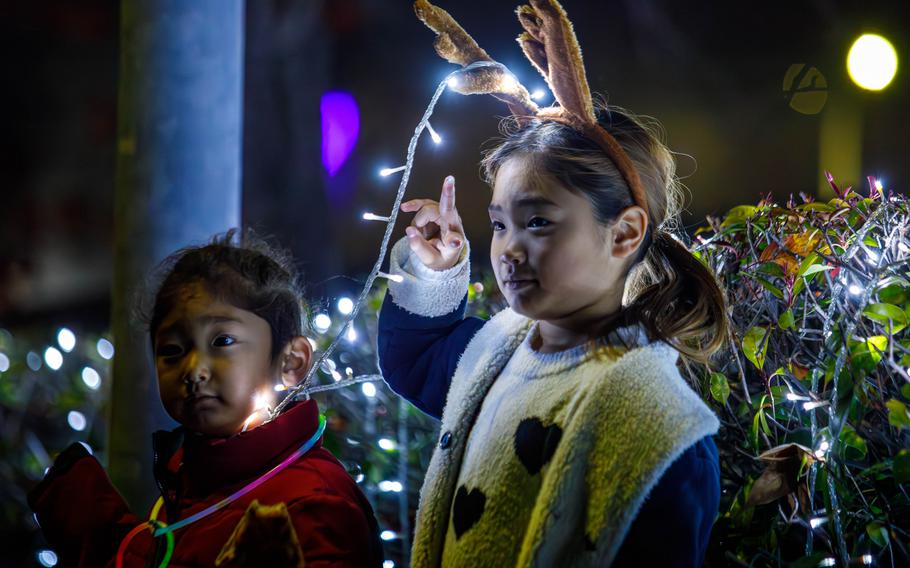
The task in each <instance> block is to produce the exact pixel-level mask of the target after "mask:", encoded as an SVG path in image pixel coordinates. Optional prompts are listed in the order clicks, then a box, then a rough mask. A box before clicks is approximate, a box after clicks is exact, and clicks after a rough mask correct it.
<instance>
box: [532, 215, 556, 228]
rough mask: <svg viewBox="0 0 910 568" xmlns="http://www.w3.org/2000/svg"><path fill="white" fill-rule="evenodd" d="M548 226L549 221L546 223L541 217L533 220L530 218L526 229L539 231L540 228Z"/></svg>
mask: <svg viewBox="0 0 910 568" xmlns="http://www.w3.org/2000/svg"><path fill="white" fill-rule="evenodd" d="M550 224H551V223H550V222H549V221H547V220H546V219H544V218H543V217H533V218H531V220H530V221H528V227H529V228H531V229H540V228H542V227H546V226H548V225H550Z"/></svg>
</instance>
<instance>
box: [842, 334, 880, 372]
mask: <svg viewBox="0 0 910 568" xmlns="http://www.w3.org/2000/svg"><path fill="white" fill-rule="evenodd" d="M887 349H888V336H886V335H873V336H871V337H867V338H866V339H860V340H859V341H850V356H851V358H852V359H853V367H854V369H857V368H858V369H862V370H865V371H872V370H873V369H875V366H876V365H878V364H879V362H880V361H881V360H882V355H881V354H882V353H883V352H886V350H887Z"/></svg>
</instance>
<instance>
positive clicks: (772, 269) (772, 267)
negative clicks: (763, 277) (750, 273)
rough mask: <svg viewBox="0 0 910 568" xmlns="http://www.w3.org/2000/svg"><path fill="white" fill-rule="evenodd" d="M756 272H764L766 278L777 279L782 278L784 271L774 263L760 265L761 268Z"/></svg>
mask: <svg viewBox="0 0 910 568" xmlns="http://www.w3.org/2000/svg"><path fill="white" fill-rule="evenodd" d="M758 272H764V273H765V274H767V275H768V276H776V277H778V278H783V277H784V269H783V268H781V267H780V265H779V264H777V263H776V262H763V263H761V266H759V267H758Z"/></svg>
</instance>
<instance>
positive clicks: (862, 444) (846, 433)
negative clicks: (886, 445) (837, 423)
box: [840, 424, 868, 460]
mask: <svg viewBox="0 0 910 568" xmlns="http://www.w3.org/2000/svg"><path fill="white" fill-rule="evenodd" d="M840 441H841V443H842V444H843V445H844V446H845V447H846V451H845V454H846V457H847V459H851V460H862V459H865V458H866V454H867V453H868V448H867V446H866V440H865V439H864V438H863V437H862V436H860V435H859V434H857V433H856V430H854V429H853V427H852V426H850V425H849V424H845V425H844V428H843V430H841V433H840Z"/></svg>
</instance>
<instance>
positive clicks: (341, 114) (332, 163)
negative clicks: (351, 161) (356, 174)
mask: <svg viewBox="0 0 910 568" xmlns="http://www.w3.org/2000/svg"><path fill="white" fill-rule="evenodd" d="M319 112H320V114H321V115H322V165H323V166H324V167H325V170H326V172H328V174H329V176H330V177H331V176H334V175H335V174H336V173H338V170H340V169H341V166H343V165H344V163H345V161H346V160H347V159H348V156H350V155H351V152H352V151H353V150H354V145H355V144H357V135H358V134H359V133H360V111H358V109H357V102H356V101H355V100H354V95H352V94H351V93H346V92H343V91H329V92H327V93H325V94H324V95H322V99H321V100H320V101H319Z"/></svg>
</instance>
